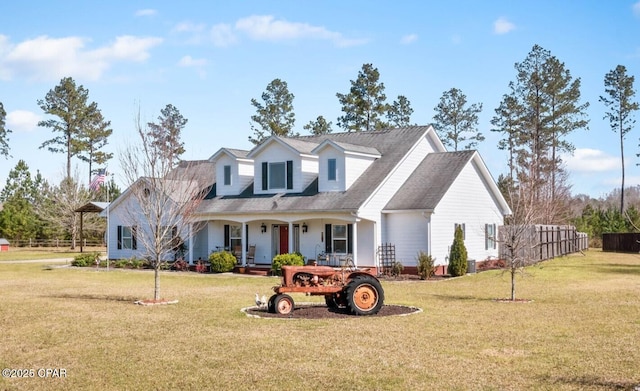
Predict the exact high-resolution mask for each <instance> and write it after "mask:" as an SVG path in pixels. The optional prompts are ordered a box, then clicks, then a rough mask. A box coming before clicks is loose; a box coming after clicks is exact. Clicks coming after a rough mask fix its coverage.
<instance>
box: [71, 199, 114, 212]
mask: <svg viewBox="0 0 640 391" xmlns="http://www.w3.org/2000/svg"><path fill="white" fill-rule="evenodd" d="M108 205H109V203H108V202H97V201H90V202H87V203H86V204H84V205H82V206H81V207H79V208H78V209H76V210H74V212H83V213H92V212H93V213H100V212H102V211H103V210H105V209H106V208H107V206H108Z"/></svg>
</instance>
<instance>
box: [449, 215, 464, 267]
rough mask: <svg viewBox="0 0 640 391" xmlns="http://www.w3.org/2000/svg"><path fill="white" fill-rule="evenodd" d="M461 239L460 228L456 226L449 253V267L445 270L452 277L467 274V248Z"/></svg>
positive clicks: (462, 236)
mask: <svg viewBox="0 0 640 391" xmlns="http://www.w3.org/2000/svg"><path fill="white" fill-rule="evenodd" d="M463 238H464V234H463V232H462V226H460V225H458V226H456V231H455V234H454V238H453V244H452V245H451V250H450V251H449V266H448V268H447V269H448V270H447V272H448V273H449V274H450V275H451V276H454V277H456V276H462V275H464V274H466V273H467V248H466V247H465V245H464V239H463Z"/></svg>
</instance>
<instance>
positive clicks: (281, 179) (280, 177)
mask: <svg viewBox="0 0 640 391" xmlns="http://www.w3.org/2000/svg"><path fill="white" fill-rule="evenodd" d="M286 183H287V166H286V164H285V163H284V162H278V163H269V189H284V188H285V187H286Z"/></svg>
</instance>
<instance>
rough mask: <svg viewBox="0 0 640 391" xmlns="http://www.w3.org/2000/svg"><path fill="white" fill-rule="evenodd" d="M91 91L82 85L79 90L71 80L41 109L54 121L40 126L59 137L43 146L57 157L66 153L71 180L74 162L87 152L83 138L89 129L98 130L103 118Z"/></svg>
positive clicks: (54, 91) (51, 94) (51, 93)
mask: <svg viewBox="0 0 640 391" xmlns="http://www.w3.org/2000/svg"><path fill="white" fill-rule="evenodd" d="M88 99H89V91H88V90H87V89H85V88H84V87H83V86H82V85H80V86H76V83H75V81H74V80H73V79H72V78H70V77H65V78H63V79H62V80H60V84H58V85H57V86H56V87H54V88H53V89H52V90H50V91H49V92H48V93H47V95H46V96H45V98H44V99H40V100H38V105H39V106H40V108H41V109H42V110H43V111H44V112H45V114H49V115H52V116H54V117H57V118H58V119H55V118H51V119H48V120H44V121H40V122H38V126H42V127H46V128H51V129H52V130H53V132H54V133H56V132H58V133H60V134H59V135H58V136H56V137H54V138H52V139H49V140H47V141H45V142H43V143H42V145H40V148H45V147H46V148H47V149H48V150H49V151H50V152H53V153H64V154H66V157H67V172H66V175H67V176H66V177H67V178H71V158H73V157H74V156H77V155H78V154H80V153H82V152H84V151H85V148H86V147H87V145H86V144H85V143H83V141H82V138H83V135H84V133H85V132H86V131H87V129H89V128H91V127H93V126H95V124H96V123H97V122H98V121H100V120H101V117H102V115H101V114H100V111H99V110H98V105H97V104H96V103H94V102H92V103H88Z"/></svg>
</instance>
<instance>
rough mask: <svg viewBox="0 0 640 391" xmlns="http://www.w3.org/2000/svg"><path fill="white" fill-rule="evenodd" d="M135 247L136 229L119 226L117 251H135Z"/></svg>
mask: <svg viewBox="0 0 640 391" xmlns="http://www.w3.org/2000/svg"><path fill="white" fill-rule="evenodd" d="M136 247H137V245H136V228H135V227H127V226H123V225H119V226H118V250H122V249H126V250H135V249H136Z"/></svg>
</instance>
